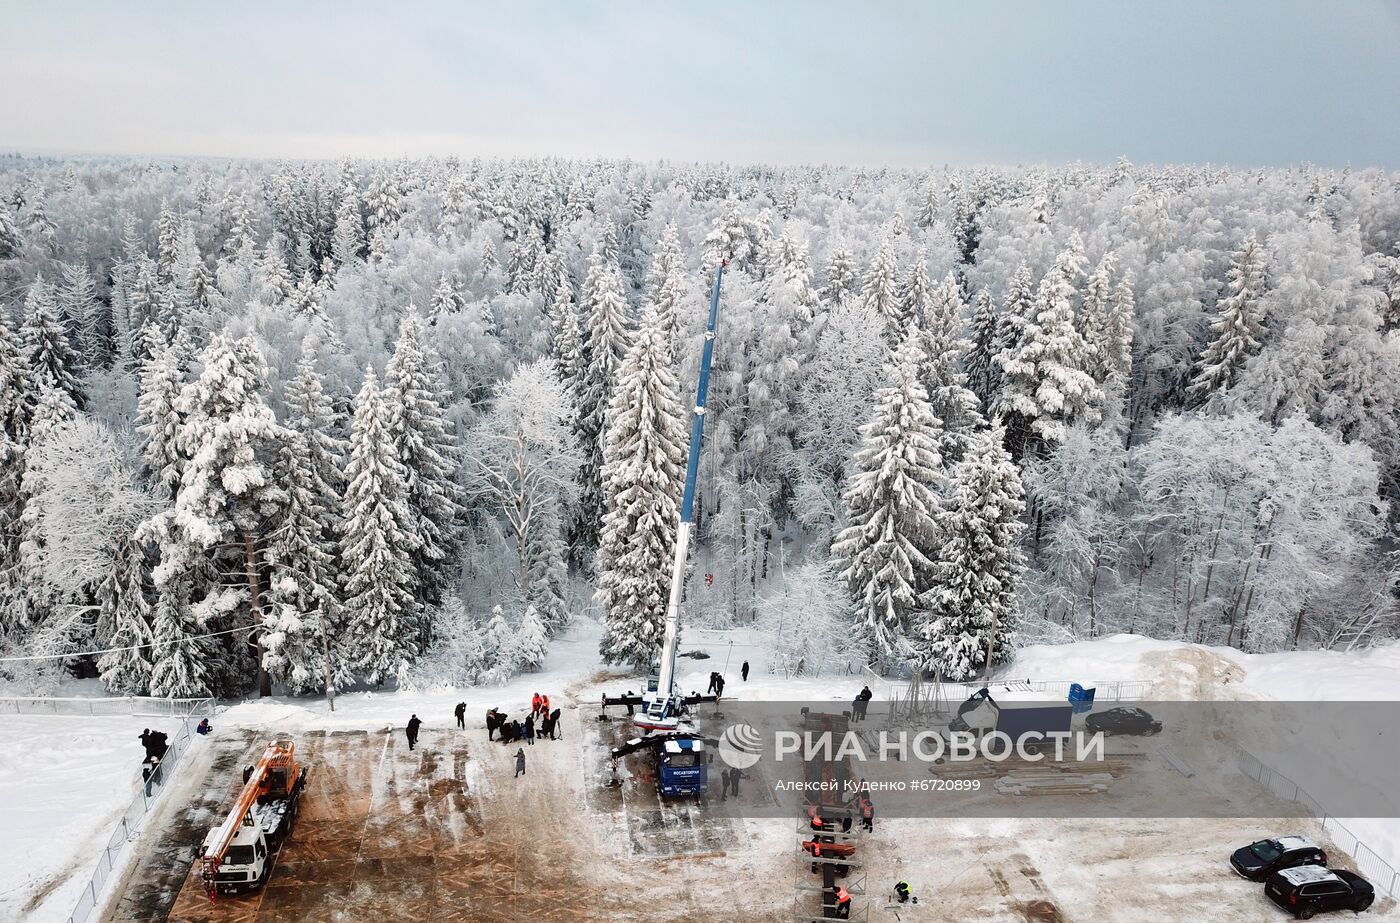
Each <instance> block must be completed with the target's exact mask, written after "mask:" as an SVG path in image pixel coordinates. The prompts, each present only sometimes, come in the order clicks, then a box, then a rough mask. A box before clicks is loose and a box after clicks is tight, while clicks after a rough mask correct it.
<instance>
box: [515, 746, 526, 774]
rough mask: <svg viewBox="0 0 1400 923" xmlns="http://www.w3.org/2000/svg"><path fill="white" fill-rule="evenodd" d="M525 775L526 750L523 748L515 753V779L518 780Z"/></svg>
mask: <svg viewBox="0 0 1400 923" xmlns="http://www.w3.org/2000/svg"><path fill="white" fill-rule="evenodd" d="M523 775H525V748H524V747H521V748H520V749H519V750H516V751H515V777H516V778H517V779H518V778H520V777H521V776H523Z"/></svg>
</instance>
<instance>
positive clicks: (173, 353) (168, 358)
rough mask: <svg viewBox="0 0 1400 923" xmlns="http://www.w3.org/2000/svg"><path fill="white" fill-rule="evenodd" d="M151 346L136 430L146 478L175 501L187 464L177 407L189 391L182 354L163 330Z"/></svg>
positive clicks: (143, 371)
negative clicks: (182, 365)
mask: <svg viewBox="0 0 1400 923" xmlns="http://www.w3.org/2000/svg"><path fill="white" fill-rule="evenodd" d="M148 342H149V343H150V356H149V358H147V359H146V361H145V362H143V363H142V364H141V394H140V398H139V401H138V417H137V424H136V428H137V430H138V431H139V432H140V433H141V435H142V437H143V438H144V440H145V444H144V447H143V448H142V450H141V455H142V458H143V459H144V461H145V470H146V478H147V479H148V481H149V482H150V484H151V485H152V486H153V487H154V488H155V492H156V493H157V494H158V495H161V496H165V497H174V496H175V492H176V490H177V489H178V488H179V486H180V470H181V468H182V467H183V464H184V459H183V458H182V456H181V455H180V448H179V436H180V428H181V426H182V425H183V423H184V419H183V417H182V416H181V414H180V411H179V410H178V409H177V405H178V404H179V401H180V393H181V392H182V391H183V390H184V387H185V375H184V371H183V370H182V369H181V368H180V356H179V353H178V351H177V350H176V348H175V347H173V346H170V345H168V344H166V342H165V336H164V335H163V334H162V333H161V332H160V328H159V327H152V328H151V334H150V337H149V338H148Z"/></svg>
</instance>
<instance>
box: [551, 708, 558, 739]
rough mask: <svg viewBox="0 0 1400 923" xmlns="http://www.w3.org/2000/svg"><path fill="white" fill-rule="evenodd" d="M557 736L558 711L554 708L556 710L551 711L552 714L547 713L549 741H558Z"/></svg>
mask: <svg viewBox="0 0 1400 923" xmlns="http://www.w3.org/2000/svg"><path fill="white" fill-rule="evenodd" d="M558 735H559V709H557V708H556V709H554V711H552V712H550V713H549V739H550V740H558V739H559V736H558Z"/></svg>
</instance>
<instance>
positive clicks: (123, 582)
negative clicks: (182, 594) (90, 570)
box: [97, 523, 155, 695]
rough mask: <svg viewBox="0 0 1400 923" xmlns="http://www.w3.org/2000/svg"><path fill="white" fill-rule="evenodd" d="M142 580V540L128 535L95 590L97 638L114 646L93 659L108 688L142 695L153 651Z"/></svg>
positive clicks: (144, 578)
mask: <svg viewBox="0 0 1400 923" xmlns="http://www.w3.org/2000/svg"><path fill="white" fill-rule="evenodd" d="M132 525H133V526H134V525H135V523H132ZM145 580H146V546H145V543H144V542H141V541H138V540H137V539H136V537H135V535H134V534H129V535H127V536H126V538H125V539H123V540H122V541H121V542H120V543H119V544H118V547H117V549H116V554H115V555H114V556H113V559H112V567H111V569H110V570H109V571H108V573H107V576H106V577H105V578H104V579H103V581H102V584H101V585H100V586H99V588H98V591H97V603H98V607H99V608H98V613H97V624H98V637H99V638H101V639H102V642H103V647H108V648H114V650H111V651H110V652H109V653H106V654H103V655H102V656H101V657H100V658H98V661H97V668H98V670H100V671H101V673H102V683H103V685H104V686H106V687H107V691H108V692H113V693H117V694H119V695H145V694H146V691H147V689H149V688H150V684H151V670H152V666H153V664H152V653H153V650H152V648H151V647H150V646H149V645H150V644H151V643H152V641H154V639H155V632H154V624H153V621H152V612H151V603H150V600H149V599H147V597H146V588H145Z"/></svg>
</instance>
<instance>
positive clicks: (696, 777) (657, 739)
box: [603, 260, 729, 795]
mask: <svg viewBox="0 0 1400 923" xmlns="http://www.w3.org/2000/svg"><path fill="white" fill-rule="evenodd" d="M728 262H729V261H728V260H721V261H720V264H719V266H717V267H715V281H714V287H713V288H712V289H711V291H710V316H709V321H708V322H707V323H706V325H705V346H704V351H703V353H702V354H701V357H700V381H699V383H698V384H697V385H696V388H695V408H694V411H693V417H692V420H691V428H690V453H689V457H688V458H687V459H686V467H685V490H684V492H683V493H682V495H681V509H680V522H679V524H678V526H677V529H676V556H675V560H674V561H673V562H672V565H671V594H670V597H669V599H668V600H667V603H666V628H665V634H664V636H663V640H662V644H661V657H660V661H659V664H658V666H657V674H656V678H655V679H654V680H651V681H649V682H648V684H647V690H646V692H644V693H643V694H641V695H633V694H630V693H629V694H626V695H620V696H609V695H604V696H603V710H604V713H605V714H606V710H607V708H608V706H610V705H625V706H627V710H628V712H629V713H631V714H632V723H633V724H634V725H635V726H636V727H637V728H638V729H639V730H642V731H644V732H646V733H647V735H648V736H646V737H642V738H638V739H635V740H630V741H628V742H627V743H626V744H625V745H624V746H622V747H619V748H617V749H616V750H614V751H613V760H614V767H615V766H616V761H617V759H619V758H620V757H621V756H623V755H626V754H627V753H634V752H637V751H640V750H647V749H650V750H652V751H653V753H654V754H655V756H656V760H657V765H658V766H659V767H660V771H659V772H658V773H657V781H658V784H659V786H660V788H661V793H662V794H663V795H671V794H704V792H705V788H706V785H707V779H706V775H707V773H706V771H705V763H706V758H705V754H704V742H703V738H699V737H697V736H696V735H694V734H692V733H690V732H688V731H687V729H686V728H685V727H683V726H682V722H683V721H684V720H685V719H686V718H688V716H689V714H690V708H691V706H693V705H696V704H698V703H700V702H714V701H716V700H717V699H718V696H711V695H700V694H699V693H691V694H690V695H682V694H681V692H680V690H679V689H678V688H677V687H676V646H677V644H678V643H679V641H680V624H681V591H682V588H683V586H684V584H685V562H686V555H687V554H688V553H689V550H690V535H691V531H692V528H693V526H694V512H695V485H696V480H697V476H698V475H699V473H700V448H701V440H702V439H703V437H704V432H705V402H706V400H707V398H708V395H709V391H710V368H711V366H712V365H713V364H714V356H715V333H716V330H717V328H718V325H719V292H720V283H721V282H722V281H723V279H724V269H725V266H727V265H728ZM638 706H640V710H638ZM682 763H684V764H686V765H684V766H682V765H681V764H682ZM668 767H669V768H670V770H672V771H670V772H668ZM668 776H670V777H671V779H672V782H671V783H668V782H667V781H666V780H667V778H668Z"/></svg>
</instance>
